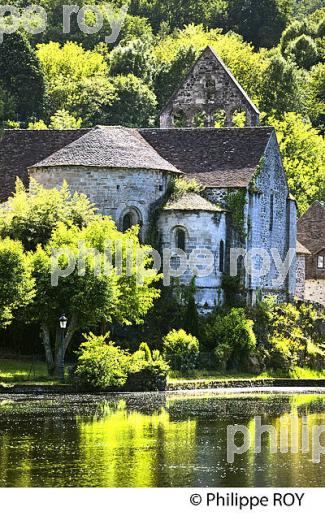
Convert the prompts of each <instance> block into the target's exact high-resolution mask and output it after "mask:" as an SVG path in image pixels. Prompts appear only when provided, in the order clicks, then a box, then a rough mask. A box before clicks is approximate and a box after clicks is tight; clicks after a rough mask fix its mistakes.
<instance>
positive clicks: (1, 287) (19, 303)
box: [0, 238, 35, 328]
mask: <svg viewBox="0 0 325 520" xmlns="http://www.w3.org/2000/svg"><path fill="white" fill-rule="evenodd" d="M34 295H35V292H34V279H33V278H32V269H31V261H30V257H29V256H26V255H25V254H24V250H23V246H22V244H21V243H20V242H17V241H13V240H11V239H10V238H5V239H4V240H3V239H0V327H1V328H2V327H6V326H7V325H9V324H10V323H11V321H12V320H13V317H14V313H15V312H16V311H17V310H18V309H22V308H25V307H26V306H27V305H28V304H30V303H31V301H32V299H33V297H34Z"/></svg>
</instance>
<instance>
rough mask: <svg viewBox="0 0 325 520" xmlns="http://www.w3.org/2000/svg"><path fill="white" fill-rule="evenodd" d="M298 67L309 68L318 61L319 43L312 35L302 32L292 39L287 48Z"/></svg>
mask: <svg viewBox="0 0 325 520" xmlns="http://www.w3.org/2000/svg"><path fill="white" fill-rule="evenodd" d="M286 52H287V54H288V55H289V56H291V57H292V59H293V60H294V61H295V62H296V64H297V65H298V67H301V68H304V69H307V70H309V69H310V68H311V67H312V66H313V65H315V64H316V63H317V61H318V51H317V45H316V43H315V42H314V41H313V40H312V38H311V37H310V36H306V35H305V34H302V35H301V36H299V37H298V38H296V39H295V40H293V41H291V42H290V43H289V45H288V47H287V50H286Z"/></svg>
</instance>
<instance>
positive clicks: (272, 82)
mask: <svg viewBox="0 0 325 520" xmlns="http://www.w3.org/2000/svg"><path fill="white" fill-rule="evenodd" d="M304 80H305V81H306V77H305V75H304V72H303V71H300V70H299V69H298V68H297V67H296V65H295V64H294V63H292V62H291V61H287V60H285V58H283V56H281V54H278V53H275V54H272V55H271V56H270V58H269V60H268V66H267V68H266V70H265V72H264V77H263V80H262V88H261V90H262V95H261V102H260V108H261V109H262V110H263V111H265V112H266V113H268V114H270V113H272V112H274V113H275V114H276V115H277V116H279V117H281V115H282V114H283V113H284V112H290V111H294V112H298V113H299V112H300V113H304V112H305V111H306V107H305V103H306V100H305V91H304V90H303V82H304Z"/></svg>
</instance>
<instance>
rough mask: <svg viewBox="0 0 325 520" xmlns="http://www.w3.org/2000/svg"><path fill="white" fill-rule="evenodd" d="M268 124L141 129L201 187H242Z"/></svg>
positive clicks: (255, 163) (265, 141)
mask: <svg viewBox="0 0 325 520" xmlns="http://www.w3.org/2000/svg"><path fill="white" fill-rule="evenodd" d="M273 131H274V130H273V128H270V127H253V128H247V127H246V128H189V129H187V128H171V129H163V128H161V129H142V130H140V132H141V135H143V137H144V138H145V139H146V140H147V141H148V142H149V143H150V144H151V145H152V146H153V147H154V148H155V149H156V150H157V152H158V153H159V154H160V155H161V156H162V157H164V159H166V160H167V161H168V162H170V163H172V164H173V165H174V166H175V167H176V168H178V170H180V171H182V172H184V173H185V174H187V177H192V178H195V179H196V180H197V181H198V182H199V183H200V184H201V185H202V186H205V187H245V186H248V184H249V182H250V181H251V179H252V177H253V175H254V172H255V171H256V168H257V166H258V164H259V162H260V159H261V158H262V157H263V154H264V152H265V149H266V146H267V144H268V142H269V140H270V137H271V135H272V133H273Z"/></svg>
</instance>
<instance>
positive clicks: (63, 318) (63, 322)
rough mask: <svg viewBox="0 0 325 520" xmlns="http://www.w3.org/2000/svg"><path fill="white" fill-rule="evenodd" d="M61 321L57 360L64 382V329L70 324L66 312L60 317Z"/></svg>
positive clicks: (60, 377)
mask: <svg viewBox="0 0 325 520" xmlns="http://www.w3.org/2000/svg"><path fill="white" fill-rule="evenodd" d="M59 323H60V346H59V352H58V362H57V368H58V376H59V379H60V381H61V383H64V336H65V334H64V331H65V330H66V328H67V324H68V318H66V316H65V315H64V314H62V316H60V318H59Z"/></svg>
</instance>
